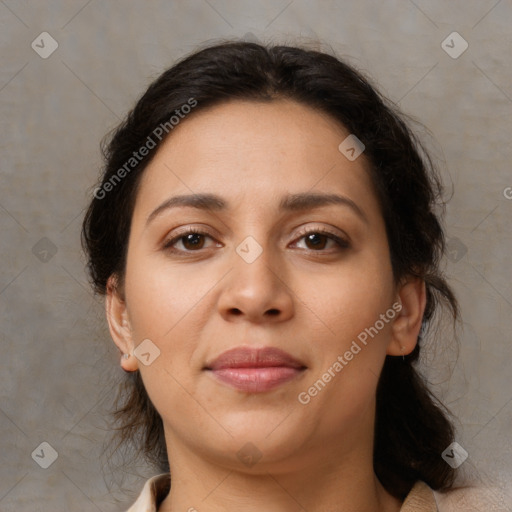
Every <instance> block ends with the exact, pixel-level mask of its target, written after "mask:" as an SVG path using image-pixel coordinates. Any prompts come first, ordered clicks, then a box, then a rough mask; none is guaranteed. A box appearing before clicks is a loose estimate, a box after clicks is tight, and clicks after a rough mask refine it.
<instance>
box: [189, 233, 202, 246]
mask: <svg viewBox="0 0 512 512" xmlns="http://www.w3.org/2000/svg"><path fill="white" fill-rule="evenodd" d="M201 236H202V235H200V234H199V233H191V234H189V235H187V236H186V238H185V243H187V244H191V245H192V246H194V247H197V246H199V245H200V237H201Z"/></svg>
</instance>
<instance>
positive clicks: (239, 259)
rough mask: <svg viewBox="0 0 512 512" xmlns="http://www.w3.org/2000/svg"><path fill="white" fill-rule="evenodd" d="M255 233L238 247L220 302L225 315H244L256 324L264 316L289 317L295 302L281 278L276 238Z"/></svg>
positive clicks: (257, 231)
mask: <svg viewBox="0 0 512 512" xmlns="http://www.w3.org/2000/svg"><path fill="white" fill-rule="evenodd" d="M252 233H253V234H251V235H248V236H246V237H245V238H244V239H242V241H241V242H239V243H238V245H236V246H235V251H234V253H233V258H232V267H233V270H232V272H230V277H229V282H228V284H227V286H226V288H225V289H224V293H223V297H222V299H221V301H220V307H221V309H222V312H223V314H224V315H230V314H236V315H237V316H239V315H241V314H242V315H244V316H246V317H247V318H250V319H251V320H253V321H258V320H261V319H263V318H264V317H265V315H266V316H272V317H279V318H281V319H282V318H285V317H288V316H289V314H290V312H291V309H292V299H291V296H290V290H289V288H288V287H287V286H285V282H284V280H283V277H282V273H283V272H282V267H281V263H282V262H281V261H280V260H279V250H278V248H277V247H274V245H273V244H274V241H273V237H272V236H269V234H268V233H267V234H265V233H264V230H262V229H259V230H253V231H252ZM280 274H281V275H280Z"/></svg>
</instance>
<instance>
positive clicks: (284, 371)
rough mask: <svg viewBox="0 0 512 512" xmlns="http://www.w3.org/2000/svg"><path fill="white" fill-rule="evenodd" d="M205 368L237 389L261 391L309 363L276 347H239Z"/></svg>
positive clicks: (292, 375)
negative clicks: (304, 362)
mask: <svg viewBox="0 0 512 512" xmlns="http://www.w3.org/2000/svg"><path fill="white" fill-rule="evenodd" d="M203 369H204V370H206V371H209V372H211V374H212V375H214V376H215V377H216V378H217V379H218V380H220V381H221V382H224V383H225V384H228V385H229V386H231V387H233V388H235V389H238V390H240V391H246V392H252V393H258V392H264V391H269V390H271V389H274V388H276V387H278V386H281V385H283V384H285V383H286V382H289V381H290V380H293V379H294V378H296V377H298V376H299V375H301V374H302V373H303V371H304V370H305V369H306V366H305V365H304V364H303V363H302V362H301V361H299V360H298V359H296V358H294V357H293V356H292V355H290V354H288V353H287V352H285V351H283V350H281V349H278V348H275V347H264V348H250V347H236V348H233V349H231V350H227V351H226V352H223V353H222V354H221V355H220V356H218V357H217V358H216V359H214V360H213V361H211V362H209V363H207V365H206V366H205V367H204V368H203Z"/></svg>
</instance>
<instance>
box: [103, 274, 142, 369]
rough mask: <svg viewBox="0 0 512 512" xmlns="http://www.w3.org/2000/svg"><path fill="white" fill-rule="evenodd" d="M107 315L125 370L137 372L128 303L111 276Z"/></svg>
mask: <svg viewBox="0 0 512 512" xmlns="http://www.w3.org/2000/svg"><path fill="white" fill-rule="evenodd" d="M105 313H106V316H107V321H108V326H109V330H110V335H111V336H112V339H113V341H114V343H115V344H116V346H117V348H118V349H119V351H120V352H121V355H122V356H123V357H122V358H121V366H122V368H123V370H125V371H128V372H132V371H135V370H137V369H138V364H137V358H136V357H134V356H133V349H134V345H133V339H132V330H131V325H130V320H129V317H128V311H127V307H126V301H125V300H124V297H123V296H122V294H121V292H120V290H119V288H118V286H117V280H116V278H115V276H110V277H109V279H108V281H107V293H106V299H105ZM127 356H128V357H127Z"/></svg>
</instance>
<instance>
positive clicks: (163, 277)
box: [126, 252, 218, 342]
mask: <svg viewBox="0 0 512 512" xmlns="http://www.w3.org/2000/svg"><path fill="white" fill-rule="evenodd" d="M144 259H145V261H144ZM128 261H129V263H128V265H127V270H126V296H127V299H128V304H129V313H130V321H131V325H132V329H133V332H134V334H135V335H139V336H144V337H149V338H151V337H153V338H154V339H155V340H157V341H160V342H163V341H164V340H165V339H176V337H175V331H176V330H177V329H178V330H179V327H180V326H181V325H182V324H187V322H188V318H187V317H189V315H192V316H193V315H194V310H195V309H197V308H198V307H199V308H200V305H201V303H202V301H203V299H204V298H205V297H206V296H207V294H208V292H209V290H211V289H212V287H213V286H214V285H215V283H216V282H217V281H218V279H216V278H215V274H214V273H212V272H210V273H208V272H201V271H199V270H198V271H191V270H190V269H188V270H187V269H185V267H184V266H181V265H179V264H173V265H171V263H170V262H169V261H166V260H165V258H151V259H149V258H147V257H146V258H144V256H143V255H139V254H138V253H137V252H134V253H133V255H132V258H131V260H130V259H129V260H128ZM139 262H140V263H139ZM130 299H131V300H130Z"/></svg>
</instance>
